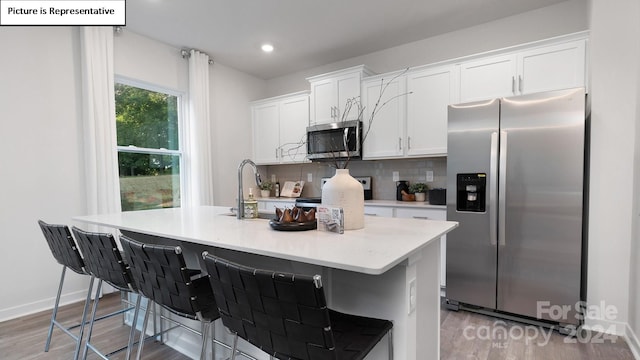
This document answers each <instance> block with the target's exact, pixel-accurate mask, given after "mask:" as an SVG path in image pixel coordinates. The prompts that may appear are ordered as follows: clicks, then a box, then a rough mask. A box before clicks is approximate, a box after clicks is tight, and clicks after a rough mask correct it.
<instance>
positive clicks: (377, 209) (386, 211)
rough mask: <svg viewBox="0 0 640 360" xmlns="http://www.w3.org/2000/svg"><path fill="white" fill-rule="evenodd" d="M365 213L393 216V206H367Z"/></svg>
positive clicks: (368, 214)
mask: <svg viewBox="0 0 640 360" xmlns="http://www.w3.org/2000/svg"><path fill="white" fill-rule="evenodd" d="M364 214H365V215H366V216H380V217H393V208H392V207H383V206H365V207H364Z"/></svg>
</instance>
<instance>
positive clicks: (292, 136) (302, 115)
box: [279, 93, 309, 163]
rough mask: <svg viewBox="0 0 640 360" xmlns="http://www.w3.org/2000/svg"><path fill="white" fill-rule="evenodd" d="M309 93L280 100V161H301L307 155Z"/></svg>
mask: <svg viewBox="0 0 640 360" xmlns="http://www.w3.org/2000/svg"><path fill="white" fill-rule="evenodd" d="M307 126H309V96H308V94H306V93H305V94H304V95H298V96H292V97H289V98H287V99H284V100H282V101H281V102H280V154H279V155H280V162H281V163H299V162H302V161H304V160H305V158H306V157H307V146H306V139H307Z"/></svg>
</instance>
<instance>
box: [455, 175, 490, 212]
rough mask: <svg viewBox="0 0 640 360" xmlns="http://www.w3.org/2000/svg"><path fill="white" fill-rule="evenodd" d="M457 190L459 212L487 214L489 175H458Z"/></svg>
mask: <svg viewBox="0 0 640 360" xmlns="http://www.w3.org/2000/svg"><path fill="white" fill-rule="evenodd" d="M456 190H457V198H456V209H457V210H458V211H468V212H485V210H486V196H487V174H484V173H481V174H478V173H475V174H458V177H457V188H456Z"/></svg>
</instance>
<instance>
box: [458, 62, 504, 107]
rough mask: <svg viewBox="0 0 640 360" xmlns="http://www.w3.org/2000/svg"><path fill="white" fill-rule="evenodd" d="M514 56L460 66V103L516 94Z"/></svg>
mask: <svg viewBox="0 0 640 360" xmlns="http://www.w3.org/2000/svg"><path fill="white" fill-rule="evenodd" d="M516 64H517V62H516V56H515V55H503V56H496V57H491V58H488V59H481V60H477V61H471V62H466V63H463V64H462V65H460V102H469V101H477V100H486V99H493V98H497V97H502V96H512V95H515V94H516V78H515V75H516V70H517V66H516Z"/></svg>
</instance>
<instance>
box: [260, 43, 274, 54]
mask: <svg viewBox="0 0 640 360" xmlns="http://www.w3.org/2000/svg"><path fill="white" fill-rule="evenodd" d="M262 51H264V52H266V53H270V52H272V51H273V45H271V44H262Z"/></svg>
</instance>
